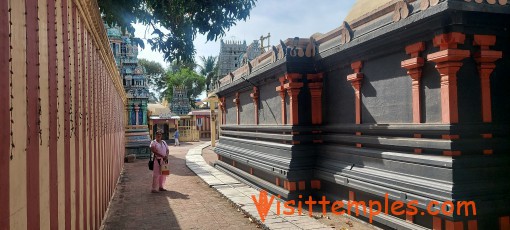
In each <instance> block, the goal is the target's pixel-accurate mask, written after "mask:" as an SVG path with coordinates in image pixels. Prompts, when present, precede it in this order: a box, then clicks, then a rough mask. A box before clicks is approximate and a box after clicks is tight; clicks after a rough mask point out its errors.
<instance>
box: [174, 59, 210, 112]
mask: <svg viewBox="0 0 510 230" xmlns="http://www.w3.org/2000/svg"><path fill="white" fill-rule="evenodd" d="M166 82H167V90H166V94H165V96H166V98H167V100H168V101H169V102H171V101H172V97H173V91H174V89H173V87H174V86H186V89H187V94H188V99H189V100H190V105H191V106H192V107H193V108H195V99H196V98H197V97H198V96H200V94H202V92H203V91H204V87H205V77H203V76H200V74H198V73H196V72H195V71H193V70H191V69H189V68H180V69H179V70H178V71H175V72H173V71H168V72H167V77H166Z"/></svg>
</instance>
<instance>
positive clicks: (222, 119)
mask: <svg viewBox="0 0 510 230" xmlns="http://www.w3.org/2000/svg"><path fill="white" fill-rule="evenodd" d="M220 109H221V124H225V121H226V120H227V119H226V117H227V114H225V112H226V110H225V97H221V98H220Z"/></svg>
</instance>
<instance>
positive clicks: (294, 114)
mask: <svg viewBox="0 0 510 230" xmlns="http://www.w3.org/2000/svg"><path fill="white" fill-rule="evenodd" d="M285 79H287V80H288V81H289V82H288V83H287V84H285V85H284V87H285V89H286V90H287V93H288V94H289V99H290V124H292V125H298V124H299V109H298V104H299V99H298V96H299V92H300V91H301V87H303V83H302V82H298V80H300V79H301V74H296V73H290V74H286V75H285Z"/></svg>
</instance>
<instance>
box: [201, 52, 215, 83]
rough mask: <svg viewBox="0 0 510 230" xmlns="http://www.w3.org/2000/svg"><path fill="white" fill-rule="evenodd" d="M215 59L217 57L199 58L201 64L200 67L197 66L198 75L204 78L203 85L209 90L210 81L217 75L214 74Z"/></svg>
mask: <svg viewBox="0 0 510 230" xmlns="http://www.w3.org/2000/svg"><path fill="white" fill-rule="evenodd" d="M216 59H217V57H214V56H208V57H204V56H200V61H201V62H202V64H201V65H199V66H198V67H199V69H200V71H199V73H200V74H201V75H202V76H205V85H206V89H207V90H209V87H210V85H211V81H212V80H213V78H214V76H215V75H216V74H217V73H216V72H217V71H216Z"/></svg>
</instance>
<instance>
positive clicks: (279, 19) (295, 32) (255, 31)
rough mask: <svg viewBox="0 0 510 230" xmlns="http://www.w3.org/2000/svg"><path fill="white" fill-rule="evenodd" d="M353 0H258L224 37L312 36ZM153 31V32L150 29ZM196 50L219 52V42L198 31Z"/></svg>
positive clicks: (335, 22) (146, 53) (335, 23)
mask: <svg viewBox="0 0 510 230" xmlns="http://www.w3.org/2000/svg"><path fill="white" fill-rule="evenodd" d="M354 2H355V1H354V0H316V1H310V0H307V1H305V0H277V1H274V0H259V1H257V3H256V7H255V8H254V9H253V10H252V12H251V14H250V18H248V19H247V20H246V21H241V22H238V23H237V25H236V26H234V27H232V28H231V29H230V31H227V32H226V35H225V36H224V37H223V39H224V40H240V41H242V40H246V42H247V43H248V44H249V43H251V42H252V41H253V40H256V39H259V38H260V36H261V35H264V36H266V35H267V33H271V45H277V44H279V41H280V40H285V39H287V38H293V37H302V38H309V37H310V36H311V35H312V34H314V33H317V32H319V33H327V32H328V31H331V30H333V29H335V28H337V27H339V26H341V24H342V22H343V20H344V18H345V16H346V15H347V13H348V12H349V10H350V8H351V7H352V6H353V4H354ZM135 28H136V30H137V31H136V33H135V35H136V36H137V37H141V38H143V37H144V31H145V28H144V26H143V25H135ZM148 34H150V33H148ZM194 44H195V49H196V51H197V53H196V56H195V60H198V57H199V56H209V55H212V56H217V55H218V53H219V52H220V42H219V40H218V41H216V42H215V41H209V42H206V38H205V36H203V35H198V37H197V39H196V40H195V42H194ZM138 57H139V58H145V59H148V60H153V61H157V62H160V63H161V64H162V65H163V66H164V67H166V66H168V65H167V64H166V63H165V62H164V61H163V55H162V54H160V53H157V52H153V51H151V49H150V47H146V48H145V49H144V50H141V52H140V54H139V56H138Z"/></svg>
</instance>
